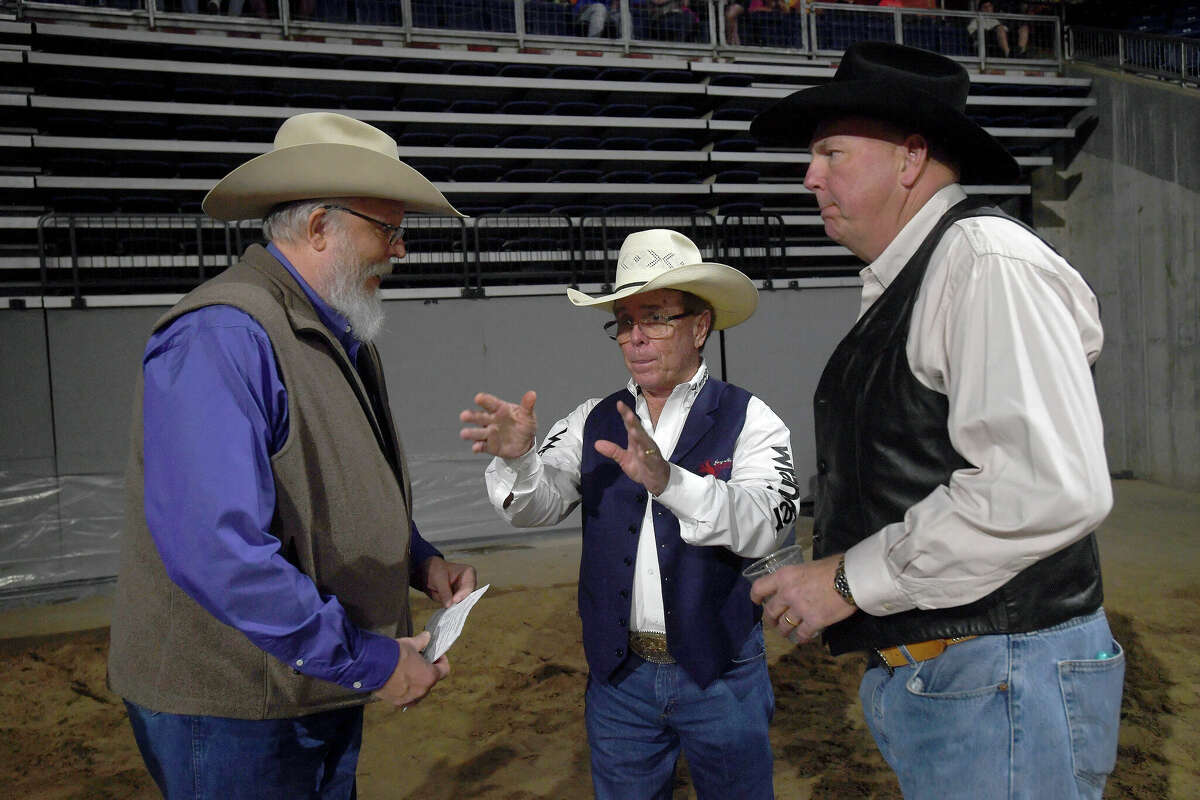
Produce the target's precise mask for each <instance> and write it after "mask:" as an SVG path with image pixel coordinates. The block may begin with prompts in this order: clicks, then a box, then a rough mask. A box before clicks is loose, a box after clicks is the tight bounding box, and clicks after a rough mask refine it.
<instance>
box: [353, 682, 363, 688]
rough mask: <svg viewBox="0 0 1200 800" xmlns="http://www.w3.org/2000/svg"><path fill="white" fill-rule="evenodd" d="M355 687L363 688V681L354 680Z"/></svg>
mask: <svg viewBox="0 0 1200 800" xmlns="http://www.w3.org/2000/svg"><path fill="white" fill-rule="evenodd" d="M354 688H355V689H361V688H362V681H355V682H354Z"/></svg>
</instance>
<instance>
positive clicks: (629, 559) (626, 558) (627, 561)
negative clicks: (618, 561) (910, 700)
mask: <svg viewBox="0 0 1200 800" xmlns="http://www.w3.org/2000/svg"><path fill="white" fill-rule="evenodd" d="M631 564H633V559H632V558H630V557H629V556H625V566H627V567H628V566H630V565H631Z"/></svg>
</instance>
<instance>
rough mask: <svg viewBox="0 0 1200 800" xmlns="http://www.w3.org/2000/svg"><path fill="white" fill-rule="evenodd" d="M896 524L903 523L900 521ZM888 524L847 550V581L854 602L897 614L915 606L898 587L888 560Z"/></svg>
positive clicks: (877, 612)
mask: <svg viewBox="0 0 1200 800" xmlns="http://www.w3.org/2000/svg"><path fill="white" fill-rule="evenodd" d="M895 525H898V526H900V527H901V528H903V527H904V523H903V522H897V523H895ZM892 527H894V526H893V525H888V526H886V527H884V528H882V529H880V530H878V531H876V532H875V534H874V535H873V536H869V537H867V538H866V539H863V540H862V541H861V542H859V543H858V544H856V545H854V546H853V547H851V548H850V549H849V550H847V551H846V581H847V582H848V583H849V584H850V593H851V594H852V595H854V604H855V605H857V606H858V607H859V608H860V609H862V610H863V611H865V612H866V613H868V614H870V615H872V616H875V617H884V616H887V615H888V614H898V613H900V612H901V611H909V610H911V609H914V608H916V607H917V606H916V604H915V603H913V602H912V601H911V600H909V599H908V597H907V596H906V595H905V594H904V592H903V591H902V590H901V588H900V586H899V584H897V582H896V579H895V578H894V577H892V572H891V570H890V569H889V568H888V560H887V543H888V537H887V535H886V534H887V532H888V531H889V530H890V529H891V528H892Z"/></svg>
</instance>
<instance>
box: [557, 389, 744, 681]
mask: <svg viewBox="0 0 1200 800" xmlns="http://www.w3.org/2000/svg"><path fill="white" fill-rule="evenodd" d="M618 400H620V401H622V402H624V403H625V405H627V406H629V407H630V408H634V407H635V406H634V398H633V396H632V395H631V394H630V393H629V391H628V390H624V389H623V390H621V391H619V392H616V393H615V394H611V395H609V396H608V397H606V398H604V399H603V400H601V401H600V403H599V404H598V405H597V406H596V407H595V408H594V409H592V413H590V414H589V415H588V418H587V421H586V422H584V426H583V460H582V464H581V466H580V483H581V489H582V493H583V500H582V507H583V555H582V557H581V560H580V565H579V616H580V617H581V618H582V620H583V647H584V651H585V652H586V653H587V660H588V667H589V668H590V669H591V671H592V674H593V675H594V676H596V677H598V678H600V679H602V680H605V681H607V680H608V679H609V678H610V677H611V675H612V673H613V672H614V671H615V670H616V669H617V667H619V666H620V665H621V663H622V662H624V661H625V659H626V658H627V657H628V649H629V647H628V638H629V619H630V607H631V604H632V602H633V601H632V597H633V568H634V562H635V559H636V558H637V545H638V536H639V534H640V532H641V529H642V517H643V515H644V513H645V509H646V503H647V501H649V502H653V503H654V535H655V539H656V540H657V543H658V563H659V567H660V570H661V575H662V593H663V609H664V611H665V612H666V623H667V643H668V646H669V647H670V649H671V654H672V655H673V656H674V657H675V660H676V661H677V662H679V664H680V665H681V666H682V667H683V668H684V669H685V670H687V673H688V675H690V676H691V678H692V680H694V681H695V682H696V683H697V684H698V685H700V686H702V687H703V686H707V685H708V684H710V683H712V682H713V681H714V680H716V679H717V678H718V677H720V676H721V674H722V673H724V672H725V670H726V668H727V667H728V666H729V663H730V661H731V660H732V658H733V656H734V655H735V654H736V653H737V651H738V649H739V648H740V647H741V646H742V644H743V643H744V642H745V641H746V637H747V636H749V635H750V631H751V630H752V629H753V628H754V626H755V625H756V624H758V621H759V619H760V618H761V616H762V609H761V608H759V607H758V606H756V605H754V604H753V603H751V602H750V588H749V586H748V584H747V582H746V580H745V579H744V578H742V576H741V572H742V568H743V567H744V566H745V564H746V563H748V561H749V560H748V559H744V558H742V557H741V556H739V555H737V554H736V553H733V552H732V551H730V550H728V549H727V548H724V547H696V546H694V545H690V544H687V543H685V542H684V541H683V540H682V539H681V538H679V520H677V519H676V518H675V515H674V514H672V513H671V512H670V511H668V510H667V509H666V507H664V506H662V505H661V504H659V503H657V502H655V501H654V500H653V498H650V497H649V496H648V495H649V493H648V492H647V491H646V488H645V487H644V486H642V485H641V484H638V483H634V482H633V481H632V480H630V479H629V477H628V476H626V475H625V473H624V472H622V471H621V468H620V467H619V466H617V463H616V462H615V461H612V460H611V459H609V458H606V457H604V456H602V455H600V454H599V453H597V452H596V448H595V447H594V444H595V442H596V441H597V440H598V439H607V440H609V441H611V442H616V443H617V444H619V445H621V446H622V447H624V446H625V444H626V441H627V436H626V433H625V424H624V422H622V420H621V415H620V414H619V413H617V408H616V405H617V401H618ZM749 401H750V393H749V392H747V391H746V390H745V389H742V388H739V387H737V386H734V385H732V384H729V383H724V382H723V381H719V380H716V379H714V378H709V380H708V381H707V382H706V383H705V385H704V387H703V388H702V389H701V390H700V394H699V396H697V398H696V402H695V403H694V404H693V405H692V410H691V412H690V413H689V414H688V418H687V422H686V423H684V426H683V431H682V433H681V434H680V436H679V443H678V444H677V445H676V446H675V451H674V454H673V455H672V457H671V462H672V463H674V464H678V465H679V466H680V467H683V468H684V469H686V470H688V471H690V472H695V473H698V474H705V473H710V471H711V470H712V469H713V468H714V465H719V466H720V468H721V471H722V472H725V469H724V468H725V466H726V465H728V466H729V467H730V468H732V459H733V449H734V446H735V445H736V444H737V439H738V436H739V435H740V434H741V432H742V426H743V425H744V424H745V422H746V404H747V403H748V402H749ZM726 474H727V473H726Z"/></svg>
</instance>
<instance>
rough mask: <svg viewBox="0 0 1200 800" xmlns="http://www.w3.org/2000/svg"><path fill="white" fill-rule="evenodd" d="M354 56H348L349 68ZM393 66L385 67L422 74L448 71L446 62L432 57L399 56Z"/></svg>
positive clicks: (395, 70) (394, 70)
mask: <svg viewBox="0 0 1200 800" xmlns="http://www.w3.org/2000/svg"><path fill="white" fill-rule="evenodd" d="M353 57H354V56H346V64H347V69H349V68H350V67H349V63H350V59H351V58H353ZM369 58H377V56H369ZM389 63H390V64H391V66H389V67H385V68H384V69H386V70H390V71H393V72H410V73H411V72H415V73H418V74H421V75H441V74H442V73H443V72H445V71H446V67H447V65H446V62H444V61H435V60H433V59H432V58H398V59H396V60H395V61H390V59H389Z"/></svg>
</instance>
